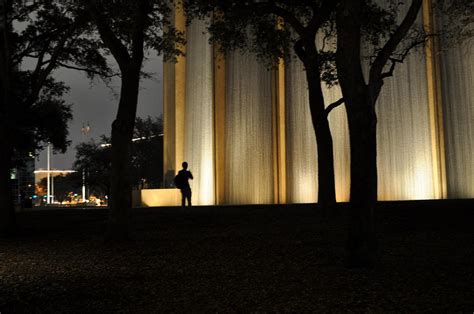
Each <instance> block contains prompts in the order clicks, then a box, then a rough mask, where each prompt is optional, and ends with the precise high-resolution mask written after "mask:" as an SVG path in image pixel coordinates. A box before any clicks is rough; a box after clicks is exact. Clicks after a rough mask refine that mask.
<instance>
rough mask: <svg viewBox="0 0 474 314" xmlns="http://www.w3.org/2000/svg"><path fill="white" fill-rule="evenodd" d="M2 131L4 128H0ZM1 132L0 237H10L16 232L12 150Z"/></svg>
mask: <svg viewBox="0 0 474 314" xmlns="http://www.w3.org/2000/svg"><path fill="white" fill-rule="evenodd" d="M2 129H4V128H2ZM7 136H8V135H6V133H4V131H3V130H2V135H1V139H0V145H1V146H0V147H1V150H0V235H1V236H10V235H13V234H14V233H15V231H16V219H15V208H14V206H13V195H12V186H11V179H10V171H11V167H10V165H11V160H12V149H11V144H10V143H8V139H7V138H6V137H7Z"/></svg>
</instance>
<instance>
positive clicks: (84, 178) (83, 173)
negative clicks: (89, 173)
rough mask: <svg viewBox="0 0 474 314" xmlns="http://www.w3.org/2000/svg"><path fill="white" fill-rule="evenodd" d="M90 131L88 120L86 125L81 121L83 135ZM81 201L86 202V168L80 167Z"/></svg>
mask: <svg viewBox="0 0 474 314" xmlns="http://www.w3.org/2000/svg"><path fill="white" fill-rule="evenodd" d="M90 131H91V126H90V125H89V122H87V125H84V123H82V128H81V133H82V134H84V136H87V135H89V133H90ZM82 202H83V203H85V202H86V170H85V169H82Z"/></svg>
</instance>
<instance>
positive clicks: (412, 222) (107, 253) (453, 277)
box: [0, 201, 474, 314]
mask: <svg viewBox="0 0 474 314" xmlns="http://www.w3.org/2000/svg"><path fill="white" fill-rule="evenodd" d="M472 205H474V204H473V202H472V201H462V202H461V201H458V202H444V203H433V202H410V203H385V204H382V205H381V206H380V209H379V210H378V230H379V243H380V257H379V264H378V266H377V268H376V269H375V270H372V271H367V270H347V269H345V268H344V267H343V262H342V260H343V254H344V240H345V230H346V228H345V218H344V216H345V214H344V212H345V211H344V210H342V211H343V214H342V215H341V216H338V217H332V218H330V219H329V221H326V222H325V221H324V220H323V218H322V217H321V215H320V213H319V212H318V210H316V209H314V208H313V206H306V205H305V206H260V207H258V206H256V207H255V206H249V207H211V208H205V207H204V208H202V207H201V208H195V209H194V210H193V211H181V210H180V209H177V208H164V209H146V210H145V209H141V210H135V215H134V219H133V220H134V221H133V226H134V228H133V229H134V232H133V240H131V241H129V242H126V243H123V244H114V245H111V244H107V243H105V242H104V241H103V239H102V234H103V230H104V222H103V221H104V219H105V217H106V211H105V210H103V209H102V210H70V209H69V210H67V209H64V210H55V211H45V210H43V211H34V212H25V213H21V214H20V215H19V222H20V225H21V228H22V230H21V233H20V235H19V236H18V237H16V238H14V239H7V240H0V312H1V313H2V314H4V313H19V312H28V313H40V312H41V313H50V312H53V313H60V312H78V313H87V312H137V313H139V312H170V311H173V312H276V311H277V312H309V311H312V312H374V313H380V312H412V313H416V312H445V311H448V312H468V313H472V312H473V311H474V229H473V222H474V219H473V218H474V206H472ZM470 207H472V208H473V209H470Z"/></svg>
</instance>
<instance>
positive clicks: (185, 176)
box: [175, 161, 194, 207]
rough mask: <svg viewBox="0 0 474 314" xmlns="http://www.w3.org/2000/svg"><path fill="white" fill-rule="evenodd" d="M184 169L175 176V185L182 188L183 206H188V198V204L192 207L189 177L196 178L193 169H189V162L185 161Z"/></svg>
mask: <svg viewBox="0 0 474 314" xmlns="http://www.w3.org/2000/svg"><path fill="white" fill-rule="evenodd" d="M182 165H183V169H181V170H180V171H179V172H178V174H177V175H176V177H175V185H176V187H177V188H178V189H180V190H181V206H182V207H184V206H186V200H188V206H189V207H191V206H192V204H191V187H190V186H189V179H191V180H192V179H194V178H193V174H192V173H191V171H188V163H187V162H185V161H184V162H183V164H182Z"/></svg>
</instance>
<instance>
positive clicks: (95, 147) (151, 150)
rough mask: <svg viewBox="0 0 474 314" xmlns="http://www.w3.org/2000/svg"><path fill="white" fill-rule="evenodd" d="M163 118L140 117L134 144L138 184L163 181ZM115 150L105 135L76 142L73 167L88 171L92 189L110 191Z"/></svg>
mask: <svg viewBox="0 0 474 314" xmlns="http://www.w3.org/2000/svg"><path fill="white" fill-rule="evenodd" d="M162 135H163V122H162V119H161V118H155V119H153V118H151V117H147V118H146V119H142V118H137V119H136V121H135V130H134V141H133V145H132V184H133V186H134V187H135V188H143V187H148V188H151V187H159V186H160V184H161V182H162V181H163V156H162V155H163V137H162ZM111 163H112V151H111V146H110V138H109V137H107V136H105V135H102V136H101V137H100V140H99V141H97V142H96V141H94V140H91V141H89V142H85V143H81V144H79V145H77V146H76V160H75V162H74V169H75V170H76V171H77V173H80V174H81V175H82V173H84V174H85V183H86V186H87V187H88V189H90V193H93V194H95V195H101V196H104V195H109V194H110V178H111Z"/></svg>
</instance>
